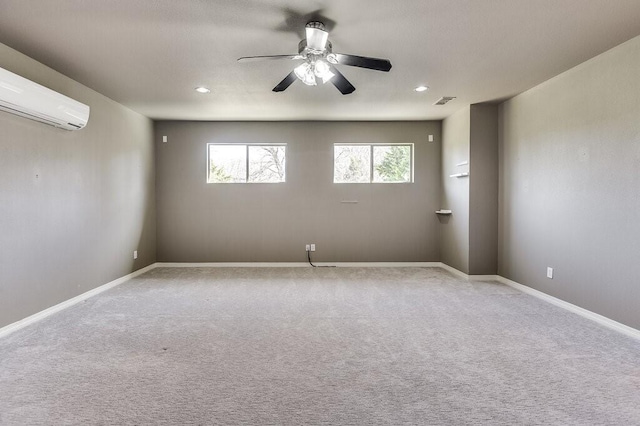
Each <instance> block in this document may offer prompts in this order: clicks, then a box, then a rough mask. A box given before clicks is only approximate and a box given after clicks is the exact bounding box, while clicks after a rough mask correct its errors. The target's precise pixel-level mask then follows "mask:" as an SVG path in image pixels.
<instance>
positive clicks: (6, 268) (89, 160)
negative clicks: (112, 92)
mask: <svg viewBox="0 0 640 426" xmlns="http://www.w3.org/2000/svg"><path fill="white" fill-rule="evenodd" d="M0 67H2V68H5V69H7V70H9V71H12V72H14V73H17V74H19V75H22V76H23V77H25V78H28V79H30V80H33V81H35V82H37V83H40V84H42V85H44V86H47V87H49V88H51V89H53V90H56V91H58V92H61V93H63V94H65V95H67V96H70V97H72V98H74V99H77V100H78V101H80V102H83V103H85V104H88V105H89V106H90V107H91V117H90V119H89V124H88V125H87V127H85V128H84V129H83V130H79V131H73V132H68V131H65V130H59V129H56V128H54V127H50V126H47V125H44V124H41V123H37V122H34V121H30V120H27V119H24V118H20V117H17V116H14V115H11V114H8V113H5V112H0V200H1V201H0V236H1V237H0V327H1V326H3V325H7V324H10V323H12V322H14V321H17V320H20V319H22V318H24V317H27V316H29V315H31V314H33V313H36V312H39V311H41V310H43V309H46V308H48V307H50V306H53V305H55V304H57V303H59V302H62V301H65V300H67V299H70V298H72V297H74V296H77V295H78V294H81V293H83V292H86V291H88V290H90V289H93V288H95V287H98V286H100V285H102V284H105V283H107V282H109V281H112V280H114V279H117V278H119V277H122V276H124V275H126V274H128V273H130V272H132V271H134V270H136V269H139V268H141V267H144V266H146V265H149V264H151V263H153V262H154V261H155V251H156V248H155V199H154V185H155V183H154V179H155V172H154V158H153V140H152V132H153V125H152V122H151V120H149V119H147V118H145V117H143V116H141V115H139V114H137V113H134V112H133V111H131V110H129V109H127V108H124V107H123V106H121V105H119V104H117V103H115V102H113V101H112V100H110V99H108V98H106V97H104V96H102V95H100V94H98V93H96V92H94V91H93V90H90V89H88V88H87V87H85V86H82V85H81V84H79V83H77V82H75V81H73V80H71V79H69V78H67V77H65V76H63V75H61V74H59V73H57V72H55V71H53V70H51V69H50V68H47V67H46V66H44V65H42V64H40V63H38V62H36V61H34V60H32V59H30V58H28V57H26V56H24V55H22V54H20V53H18V52H16V51H15V50H12V49H10V48H8V47H7V46H4V45H1V44H0ZM135 249H137V250H138V251H139V258H138V260H136V261H134V260H133V256H132V255H133V250H135Z"/></svg>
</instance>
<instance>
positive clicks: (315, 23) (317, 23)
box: [305, 21, 326, 31]
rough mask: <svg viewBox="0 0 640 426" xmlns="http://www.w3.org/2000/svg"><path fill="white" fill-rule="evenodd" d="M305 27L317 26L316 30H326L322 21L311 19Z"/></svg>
mask: <svg viewBox="0 0 640 426" xmlns="http://www.w3.org/2000/svg"><path fill="white" fill-rule="evenodd" d="M305 28H315V29H316V30H322V31H326V29H325V26H324V24H323V23H322V22H320V21H309V22H307V25H305Z"/></svg>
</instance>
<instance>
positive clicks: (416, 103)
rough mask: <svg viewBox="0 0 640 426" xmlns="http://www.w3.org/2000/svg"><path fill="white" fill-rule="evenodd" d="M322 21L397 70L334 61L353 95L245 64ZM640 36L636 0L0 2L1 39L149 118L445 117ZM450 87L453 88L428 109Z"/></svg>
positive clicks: (343, 48) (270, 65) (345, 44)
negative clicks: (203, 89)
mask: <svg viewBox="0 0 640 426" xmlns="http://www.w3.org/2000/svg"><path fill="white" fill-rule="evenodd" d="M318 17H321V18H322V19H323V20H324V21H325V23H326V24H327V26H328V28H329V30H330V37H329V39H330V40H331V41H332V43H333V49H334V51H335V52H339V53H349V54H355V55H361V56H373V57H379V58H388V59H390V60H391V63H392V64H393V68H392V70H391V72H389V73H383V72H377V71H370V70H364V69H360V68H355V67H347V66H338V67H339V69H340V70H341V72H342V73H343V74H344V75H345V76H346V77H347V78H348V79H349V80H350V81H351V83H352V84H353V85H354V86H355V87H356V89H357V90H356V91H355V92H354V93H353V94H351V95H347V96H343V95H341V94H340V92H338V91H337V90H336V89H335V87H333V85H331V84H327V85H326V86H318V87H308V86H304V85H303V84H302V83H300V82H296V83H294V84H293V85H292V86H291V87H290V88H289V89H288V90H286V91H285V92H283V93H274V92H272V91H271V89H272V88H273V87H274V86H275V85H276V84H277V83H278V82H279V81H280V80H281V79H282V78H284V77H285V76H286V75H287V74H288V73H289V72H290V71H291V70H292V68H293V65H294V63H292V62H288V61H270V62H256V63H238V62H237V61H236V59H237V58H238V57H240V56H251V55H272V54H293V53H297V45H298V42H299V40H300V39H301V38H302V35H303V34H304V24H305V23H306V22H307V21H308V20H310V19H312V18H318ZM639 34H640V1H639V0H398V1H395V2H394V1H389V0H349V1H345V0H342V1H340V0H325V1H297V0H290V1H281V0H235V1H229V0H111V1H104V0H92V1H89V0H42V1H25V0H0V42H2V43H4V44H6V45H8V46H10V47H13V48H14V49H16V50H18V51H20V52H22V53H25V54H26V55H28V56H30V57H32V58H34V59H36V60H38V61H40V62H43V63H44V64H46V65H48V66H50V67H52V68H54V69H55V70H57V71H60V72H62V73H63V74H65V75H67V76H69V77H71V78H73V79H75V80H77V81H79V82H81V83H83V84H85V85H87V86H89V87H91V88H93V89H95V90H97V91H98V92H100V93H103V94H104V95H106V96H108V97H110V98H112V99H114V100H116V101H118V102H120V103H122V104H124V105H127V106H128V107H130V108H132V109H133V110H135V111H138V112H140V113H142V114H144V115H146V116H149V117H151V118H154V119H188V120H424V119H441V118H444V117H446V116H448V115H450V114H451V113H453V112H455V111H457V110H459V109H460V108H462V107H464V106H466V105H469V104H472V103H477V102H486V101H495V100H500V99H505V98H508V97H511V96H513V95H515V94H517V93H520V92H522V91H524V90H526V89H528V88H531V87H533V86H535V85H537V84H539V83H541V82H543V81H545V80H547V79H549V78H551V77H553V76H555V75H557V74H559V73H561V72H563V71H565V70H567V69H569V68H571V67H573V66H575V65H578V64H580V63H581V62H584V61H585V60H587V59H589V58H592V57H594V56H596V55H597V54H599V53H602V52H604V51H606V50H608V49H610V48H612V47H614V46H616V45H618V44H620V43H622V42H624V41H627V40H629V39H631V38H633V37H635V36H637V35H639ZM419 84H426V85H428V86H429V87H430V90H429V91H427V92H424V93H416V92H414V91H413V88H414V87H415V86H417V85H419ZM200 85H204V86H207V87H209V88H211V90H212V92H211V93H210V94H207V95H201V94H198V93H196V92H195V91H194V90H193V89H194V87H196V86H200ZM586 90H588V88H586ZM441 96H457V97H458V98H457V99H456V100H454V101H453V102H451V103H449V104H448V105H446V106H443V107H442V106H441V107H438V106H433V105H432V104H433V103H434V102H435V101H436V100H437V99H438V98H440V97H441Z"/></svg>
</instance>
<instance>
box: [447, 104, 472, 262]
mask: <svg viewBox="0 0 640 426" xmlns="http://www.w3.org/2000/svg"><path fill="white" fill-rule="evenodd" d="M470 142H471V114H470V108H469V107H467V108H464V109H462V110H461V111H458V112H457V113H455V114H453V115H451V116H449V117H448V118H446V119H445V120H444V121H443V123H442V174H441V177H442V192H441V205H440V207H442V208H443V209H449V210H452V211H453V214H452V215H451V216H442V217H440V218H439V220H440V222H441V238H442V240H441V258H442V262H443V263H446V264H447V265H449V266H451V267H454V268H456V269H457V270H459V271H462V272H464V273H465V274H468V273H469V178H451V177H449V176H450V175H452V174H456V173H462V172H468V171H469V166H468V165H467V166H462V167H460V166H456V164H459V163H461V162H464V161H467V162H468V161H469V154H470V148H469V145H470Z"/></svg>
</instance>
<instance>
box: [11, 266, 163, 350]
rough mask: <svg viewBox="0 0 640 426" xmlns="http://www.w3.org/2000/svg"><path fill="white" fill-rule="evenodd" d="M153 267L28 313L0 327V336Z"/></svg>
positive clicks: (139, 270)
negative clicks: (26, 315)
mask: <svg viewBox="0 0 640 426" xmlns="http://www.w3.org/2000/svg"><path fill="white" fill-rule="evenodd" d="M155 267H156V266H155V264H151V265H149V266H147V267H144V268H142V269H138V270H137V271H135V272H132V273H130V274H128V275H125V276H124V277H121V278H118V279H117V280H113V281H111V282H108V283H106V284H103V285H101V286H100V287H96V288H94V289H92V290H89V291H87V292H85V293H82V294H80V295H78V296H76V297H72V298H71V299H68V300H65V301H64V302H61V303H58V304H57V305H54V306H52V307H50V308H47V309H45V310H43V311H40V312H38V313H35V314H33V315H30V316H28V317H26V318H23V319H21V320H19V321H16V322H14V323H11V324H9V325H6V326H4V327H2V328H0V338H2V337H4V336H7V335H9V334H10V333H13V332H14V331H17V330H20V329H21V328H23V327H26V326H28V325H30V324H33V323H35V322H37V321H40V320H42V319H44V318H46V317H48V316H50V315H53V314H55V313H57V312H60V311H62V310H63V309H66V308H68V307H70V306H73V305H75V304H77V303H80V302H82V301H84V300H86V299H88V298H90V297H93V296H95V295H97V294H100V293H102V292H104V291H107V290H109V289H110V288H113V287H115V286H117V285H120V284H122V283H123V282H125V281H128V280H130V279H132V278H134V277H137V276H138V275H141V274H144V273H145V272H147V271H150V270H152V269H154V268H155Z"/></svg>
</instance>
